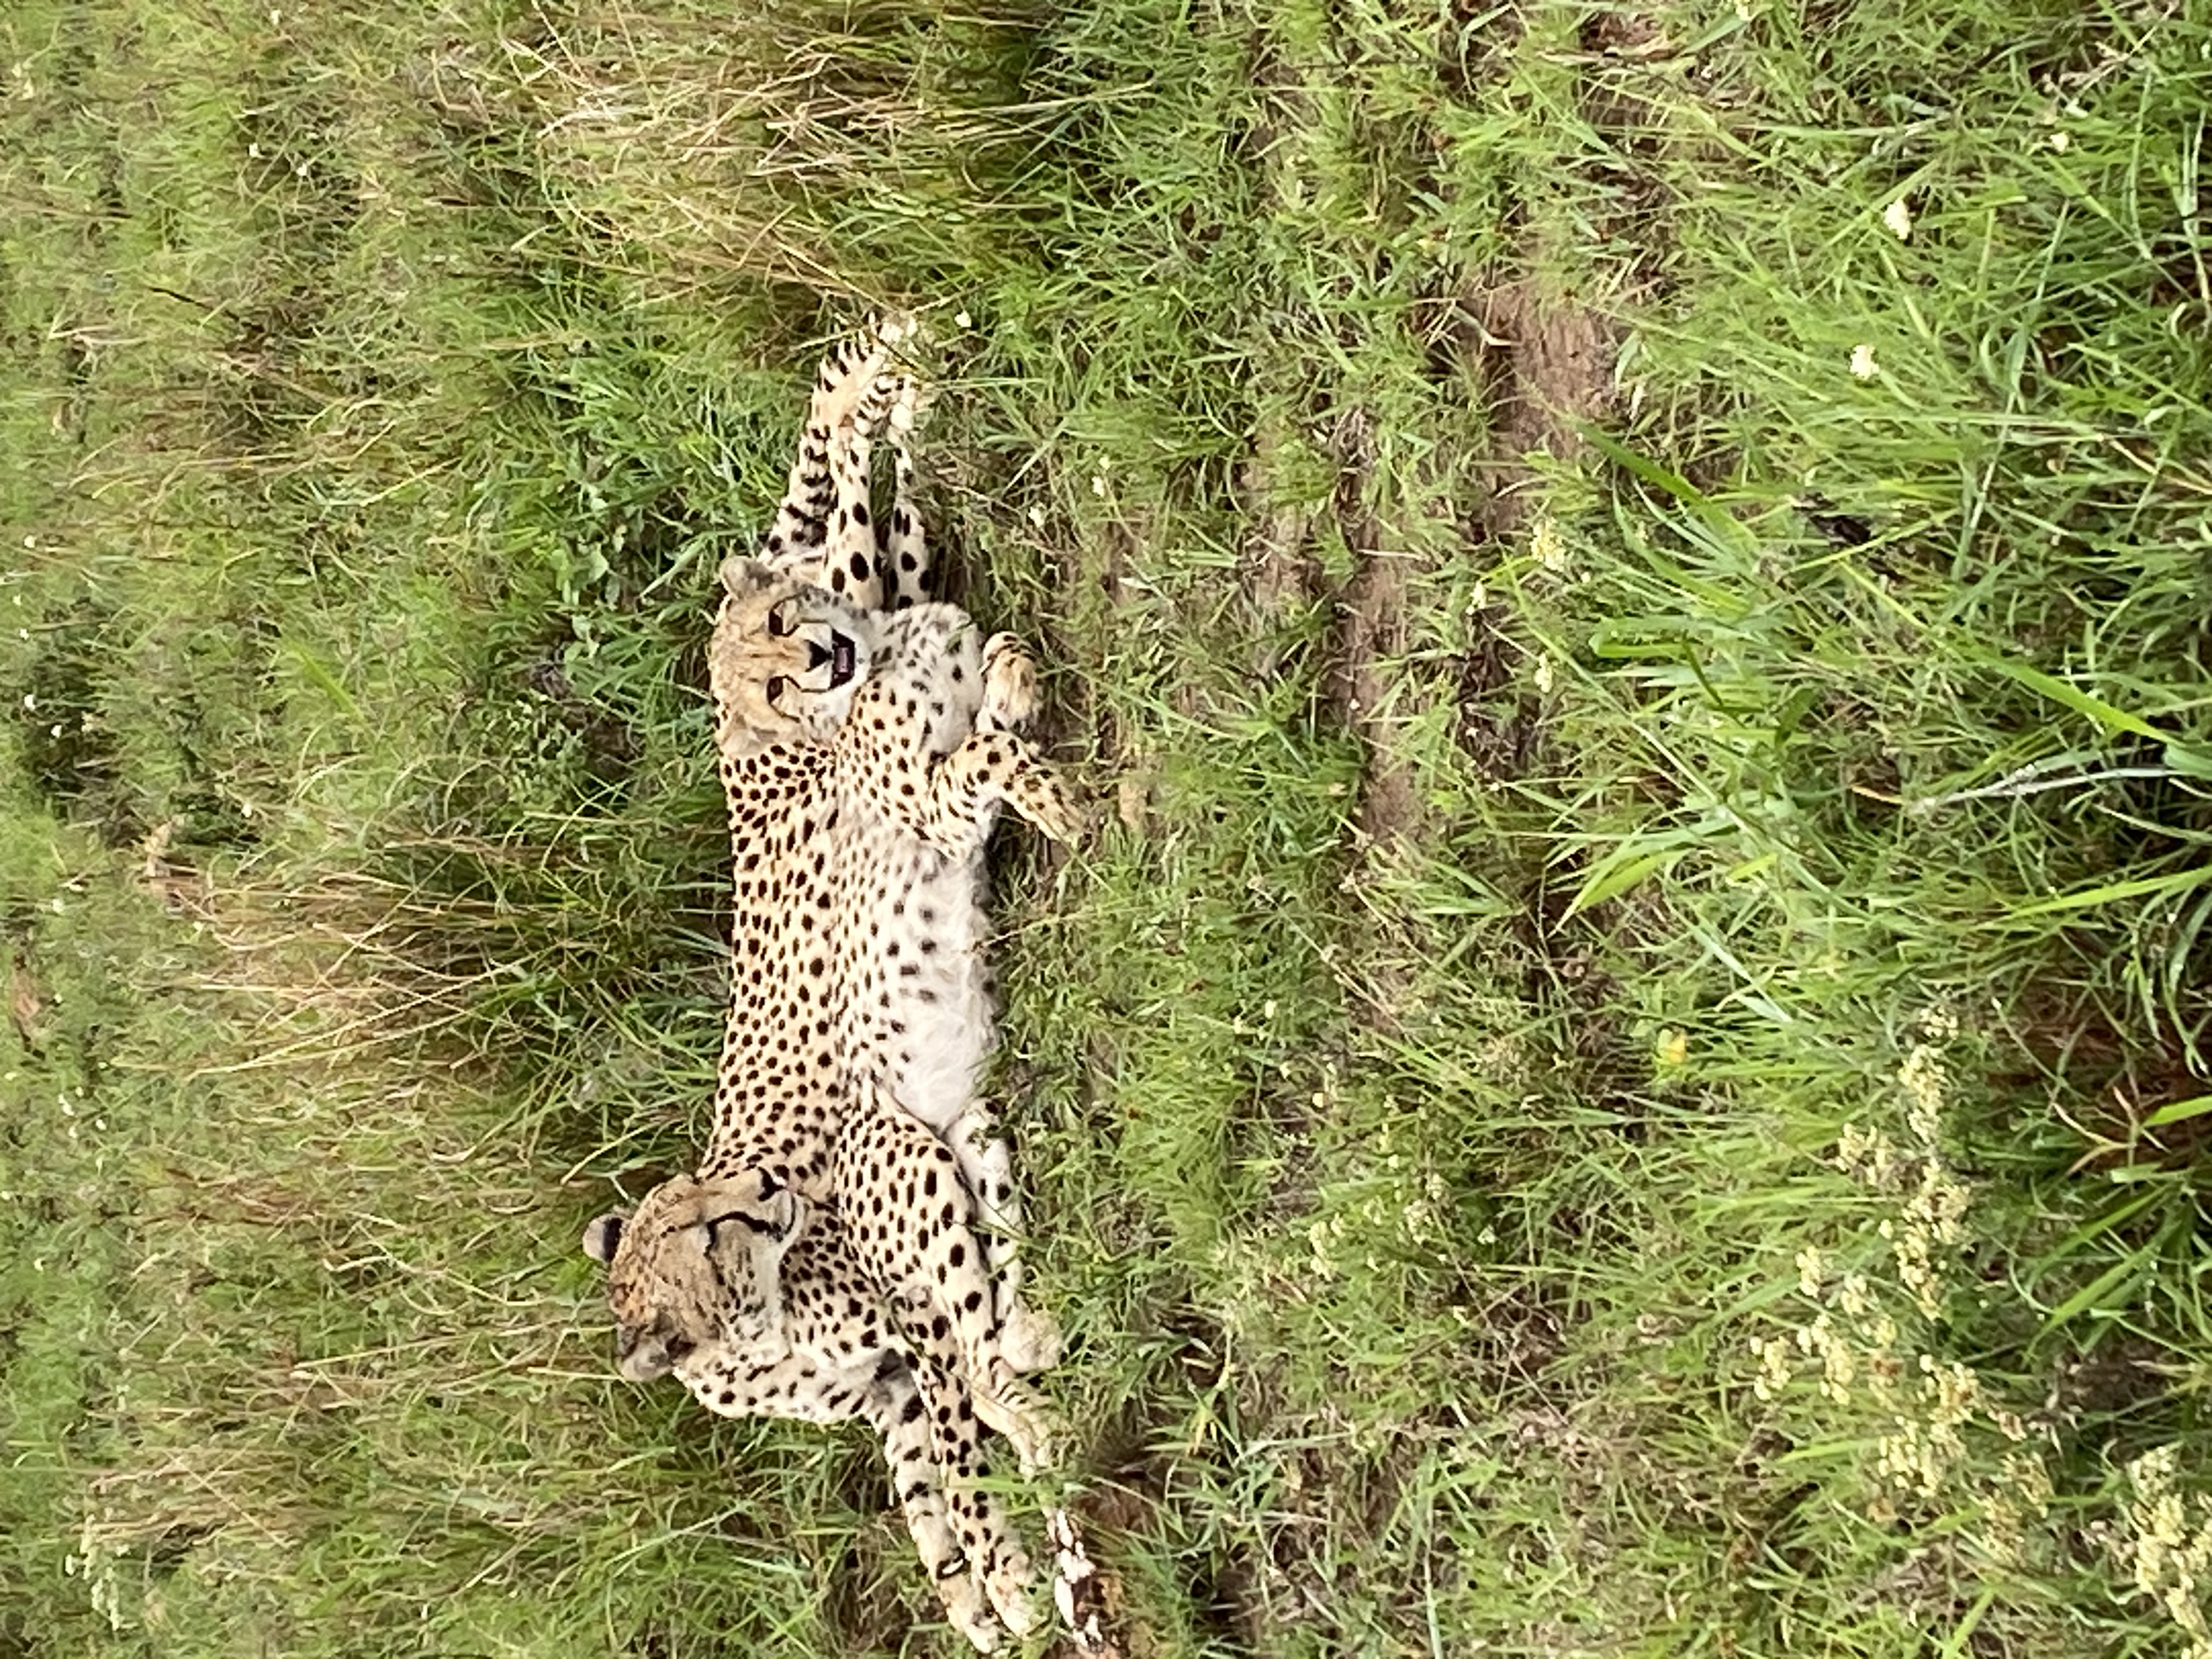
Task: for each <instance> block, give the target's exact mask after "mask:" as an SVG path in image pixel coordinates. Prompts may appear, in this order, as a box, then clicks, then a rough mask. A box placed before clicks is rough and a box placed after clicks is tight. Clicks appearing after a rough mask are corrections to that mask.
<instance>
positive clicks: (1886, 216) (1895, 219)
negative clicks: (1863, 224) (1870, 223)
mask: <svg viewBox="0 0 2212 1659" xmlns="http://www.w3.org/2000/svg"><path fill="white" fill-rule="evenodd" d="M1881 222H1882V223H1884V224H1886V225H1887V226H1888V227H1889V234H1891V235H1893V236H1894V237H1896V238H1897V240H1899V241H1900V242H1908V241H1911V240H1912V210H1911V208H1909V207H1907V206H1906V205H1905V198H1904V197H1902V196H1900V197H1898V198H1897V199H1896V200H1895V201H1894V202H1892V203H1891V204H1889V205H1888V206H1887V207H1886V208H1884V209H1883V210H1881Z"/></svg>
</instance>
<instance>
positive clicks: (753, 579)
mask: <svg viewBox="0 0 2212 1659" xmlns="http://www.w3.org/2000/svg"><path fill="white" fill-rule="evenodd" d="M720 575H721V579H722V587H723V591H724V592H727V593H729V594H731V595H732V597H734V598H737V599H744V598H746V597H748V596H749V595H751V594H754V593H763V592H767V591H768V590H769V588H771V587H774V586H775V585H776V584H777V583H778V582H780V581H781V580H783V579H782V578H781V576H778V575H777V574H775V571H773V570H771V569H769V568H768V566H766V565H764V564H763V563H762V562H760V561H759V560H758V559H755V558H749V557H747V556H745V555H744V554H743V553H732V555H731V556H729V557H728V558H726V559H725V560H723V561H722V568H721V571H720Z"/></svg>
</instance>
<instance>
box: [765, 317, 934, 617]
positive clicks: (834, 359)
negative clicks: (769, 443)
mask: <svg viewBox="0 0 2212 1659" xmlns="http://www.w3.org/2000/svg"><path fill="white" fill-rule="evenodd" d="M905 333H906V330H905V327H904V325H903V324H902V323H900V322H898V321H896V320H893V321H890V322H885V323H883V324H879V325H875V326H872V327H871V328H869V329H867V330H866V331H863V332H861V333H860V334H858V335H856V336H854V337H852V338H850V339H847V340H842V341H840V342H839V343H837V344H836V346H834V347H833V348H831V349H830V350H829V352H828V353H827V354H826V355H825V356H823V359H822V366H821V368H820V369H819V370H818V371H817V374H816V376H815V385H814V395H813V397H812V398H811V400H810V402H809V404H808V406H807V413H806V423H805V427H804V428H802V429H801V431H800V433H799V453H798V456H797V458H796V459H794V460H793V462H792V466H791V473H790V477H789V478H788V480H787V483H786V484H785V488H784V495H783V501H782V502H781V504H780V505H779V506H778V507H777V508H776V513H775V523H774V524H773V525H772V526H770V527H769V533H768V538H767V541H766V543H765V544H764V545H763V549H762V562H763V563H764V564H766V565H768V566H769V568H771V569H773V570H775V571H776V572H777V573H778V574H781V575H786V576H793V577H796V578H798V579H799V580H801V581H805V582H811V583H812V584H814V585H815V586H833V584H832V582H831V580H830V576H831V568H830V564H831V550H830V549H829V545H828V544H829V538H830V534H831V525H832V523H833V520H834V518H835V515H836V511H837V509H838V507H839V505H840V500H841V495H842V496H843V498H844V501H845V505H846V507H847V510H848V523H849V513H850V495H851V487H850V484H849V483H848V479H849V477H850V476H851V474H852V472H853V471H854V457H853V455H852V453H851V447H852V443H853V440H854V435H855V434H856V433H857V434H859V435H860V454H859V456H858V471H859V472H860V478H861V481H862V482H861V484H860V500H861V501H866V477H867V470H868V447H867V442H868V439H869V438H870V437H872V435H873V433H874V431H875V429H876V428H877V427H878V426H879V425H880V424H881V423H882V422H883V421H884V417H885V416H886V414H887V412H888V410H889V409H890V403H891V400H892V398H894V396H895V395H896V377H895V376H893V375H892V374H890V373H889V372H888V369H889V364H890V349H891V347H892V346H893V345H894V344H896V343H897V342H898V341H899V340H900V339H902V338H903V337H905ZM863 514H864V520H863V521H864V524H865V508H864V509H863ZM851 552H852V550H851V549H850V548H849V547H848V548H846V549H844V550H843V553H842V560H841V562H840V563H839V565H838V568H841V569H843V570H844V571H845V577H844V580H845V582H846V584H847V586H848V587H849V586H850V584H851V581H852V576H851V572H850V562H851ZM871 562H872V561H871ZM847 597H848V598H849V599H852V600H853V601H854V603H855V604H857V605H860V606H861V608H862V609H864V610H873V609H875V608H876V600H877V598H878V595H877V593H875V592H867V593H863V594H854V593H850V592H848V594H847Z"/></svg>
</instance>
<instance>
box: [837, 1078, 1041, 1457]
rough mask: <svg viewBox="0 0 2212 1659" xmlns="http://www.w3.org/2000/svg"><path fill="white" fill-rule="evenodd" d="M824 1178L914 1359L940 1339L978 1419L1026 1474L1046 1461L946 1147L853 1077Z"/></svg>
mask: <svg viewBox="0 0 2212 1659" xmlns="http://www.w3.org/2000/svg"><path fill="white" fill-rule="evenodd" d="M831 1176H832V1180H833V1182H834V1186H835V1189H836V1193H837V1194H838V1201H839V1204H840V1206H842V1210H843V1212H844V1216H845V1219H846V1227H847V1231H848V1235H849V1237H850V1238H851V1241H852V1247H853V1250H854V1254H855V1255H858V1256H859V1257H860V1261H861V1263H862V1266H863V1267H864V1268H866V1270H867V1271H869V1272H870V1273H872V1275H873V1276H874V1277H875V1279H876V1281H877V1283H878V1285H881V1286H882V1287H883V1290H884V1293H885V1295H886V1296H887V1297H889V1299H890V1303H891V1306H892V1308H893V1310H895V1311H896V1313H897V1315H898V1318H899V1323H900V1326H901V1328H902V1330H903V1331H904V1332H905V1334H906V1336H907V1340H908V1341H910V1342H912V1343H914V1344H915V1347H916V1349H917V1351H918V1352H921V1353H923V1354H924V1355H925V1356H928V1357H935V1356H936V1355H938V1354H939V1353H942V1352H945V1349H944V1347H943V1345H944V1344H945V1343H947V1342H950V1343H951V1345H952V1346H951V1353H952V1354H953V1355H954V1356H955V1357H956V1364H957V1372H958V1375H959V1376H961V1377H962V1378H963V1379H964V1380H965V1382H966V1383H967V1384H968V1387H969V1389H970V1391H971V1392H972V1393H973V1395H974V1396H975V1413H976V1415H977V1416H979V1417H981V1419H983V1421H984V1422H985V1423H986V1424H987V1425H990V1426H991V1427H992V1428H994V1429H996V1430H997V1431H999V1432H1000V1433H1001V1434H1003V1435H1005V1436H1006V1438H1007V1439H1008V1440H1010V1441H1012V1443H1013V1445H1014V1449H1015V1450H1016V1451H1017V1452H1018V1454H1019V1455H1020V1457H1021V1461H1022V1467H1023V1468H1024V1470H1029V1469H1032V1468H1036V1467H1038V1466H1039V1465H1040V1464H1042V1463H1047V1462H1050V1460H1051V1455H1052V1452H1051V1439H1052V1436H1051V1434H1050V1431H1049V1430H1048V1425H1047V1417H1046V1413H1045V1409H1044V1406H1043V1402H1042V1401H1040V1400H1038V1399H1037V1397H1036V1395H1034V1394H1033V1393H1032V1392H1031V1391H1030V1389H1028V1388H1027V1387H1026V1386H1025V1385H1024V1383H1022V1381H1021V1379H1020V1378H1019V1377H1018V1376H1016V1375H1015V1373H1014V1370H1013V1367H1012V1365H1010V1364H1008V1363H1007V1361H1006V1356H1005V1355H1004V1354H1003V1353H1002V1352H1000V1324H999V1319H998V1314H997V1308H996V1298H995V1297H994V1296H993V1294H992V1286H991V1282H990V1280H989V1279H988V1277H987V1273H986V1261H985V1256H984V1253H983V1251H982V1249H981V1247H980V1245H979V1243H978V1242H977V1240H976V1237H975V1230H974V1228H973V1227H972V1225H970V1223H971V1221H972V1219H973V1218H974V1216H975V1199H974V1197H973V1195H972V1194H970V1193H969V1190H968V1188H967V1183H966V1182H964V1181H963V1180H962V1179H961V1175H960V1162H959V1159H958V1158H956V1157H955V1156H954V1154H953V1152H952V1151H951V1148H950V1147H948V1146H945V1142H944V1141H943V1140H941V1139H939V1138H938V1137H937V1136H936V1135H935V1134H933V1133H931V1132H930V1130H929V1129H928V1127H927V1126H925V1125H924V1124H923V1123H922V1122H921V1120H919V1119H918V1118H915V1117H913V1116H911V1115H909V1114H908V1112H907V1111H906V1109H904V1108H903V1107H902V1106H901V1105H899V1103H897V1101H896V1099H894V1098H893V1097H891V1096H890V1094H889V1093H887V1092H886V1091H884V1090H883V1089H882V1088H880V1087H879V1086H878V1085H877V1084H875V1083H874V1082H873V1080H872V1079H866V1078H860V1079H854V1102H853V1109H852V1111H851V1113H850V1114H849V1115H848V1117H847V1119H846V1121H845V1123H844V1125H843V1126H842V1131H841V1133H839V1135H838V1137H837V1141H836V1146H835V1147H834V1148H833V1150H832V1152H831Z"/></svg>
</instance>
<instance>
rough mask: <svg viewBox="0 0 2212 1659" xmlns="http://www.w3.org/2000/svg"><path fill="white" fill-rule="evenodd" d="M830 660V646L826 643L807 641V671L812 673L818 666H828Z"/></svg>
mask: <svg viewBox="0 0 2212 1659" xmlns="http://www.w3.org/2000/svg"><path fill="white" fill-rule="evenodd" d="M828 665H829V647H828V646H826V645H820V644H817V643H816V642H815V641H812V640H809V641H807V642H806V671H807V672H808V673H810V674H811V673H812V672H813V671H815V670H816V669H817V668H823V667H826V666H828Z"/></svg>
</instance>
